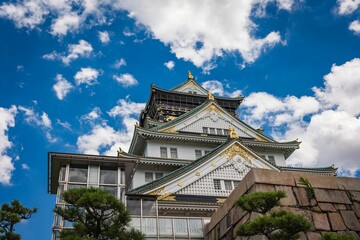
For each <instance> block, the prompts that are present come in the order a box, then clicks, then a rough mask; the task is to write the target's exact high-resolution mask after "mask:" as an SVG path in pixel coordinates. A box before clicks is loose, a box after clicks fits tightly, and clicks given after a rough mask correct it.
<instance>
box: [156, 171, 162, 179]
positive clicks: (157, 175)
mask: <svg viewBox="0 0 360 240" xmlns="http://www.w3.org/2000/svg"><path fill="white" fill-rule="evenodd" d="M163 176H164V173H162V172H156V173H155V179H158V178H162V177H163Z"/></svg>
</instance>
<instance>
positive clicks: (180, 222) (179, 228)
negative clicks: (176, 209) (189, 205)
mask: <svg viewBox="0 0 360 240" xmlns="http://www.w3.org/2000/svg"><path fill="white" fill-rule="evenodd" d="M174 232H175V235H176V236H177V235H188V226H187V219H182V218H175V219H174Z"/></svg>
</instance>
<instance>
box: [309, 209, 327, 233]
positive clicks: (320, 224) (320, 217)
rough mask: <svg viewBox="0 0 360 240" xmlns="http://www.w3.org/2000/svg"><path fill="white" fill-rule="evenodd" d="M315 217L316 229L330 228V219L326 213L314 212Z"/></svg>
mask: <svg viewBox="0 0 360 240" xmlns="http://www.w3.org/2000/svg"><path fill="white" fill-rule="evenodd" d="M312 216H313V219H314V227H315V229H316V230H325V231H329V230H330V225H329V221H328V218H327V214H326V213H315V212H313V213H312Z"/></svg>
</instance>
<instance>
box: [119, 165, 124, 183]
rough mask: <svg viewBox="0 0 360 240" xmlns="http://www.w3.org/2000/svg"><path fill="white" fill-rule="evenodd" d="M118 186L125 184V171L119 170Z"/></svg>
mask: <svg viewBox="0 0 360 240" xmlns="http://www.w3.org/2000/svg"><path fill="white" fill-rule="evenodd" d="M120 184H125V170H124V169H123V168H121V172H120Z"/></svg>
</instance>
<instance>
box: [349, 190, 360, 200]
mask: <svg viewBox="0 0 360 240" xmlns="http://www.w3.org/2000/svg"><path fill="white" fill-rule="evenodd" d="M350 194H351V200H352V201H357V202H359V201H360V192H358V191H350Z"/></svg>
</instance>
